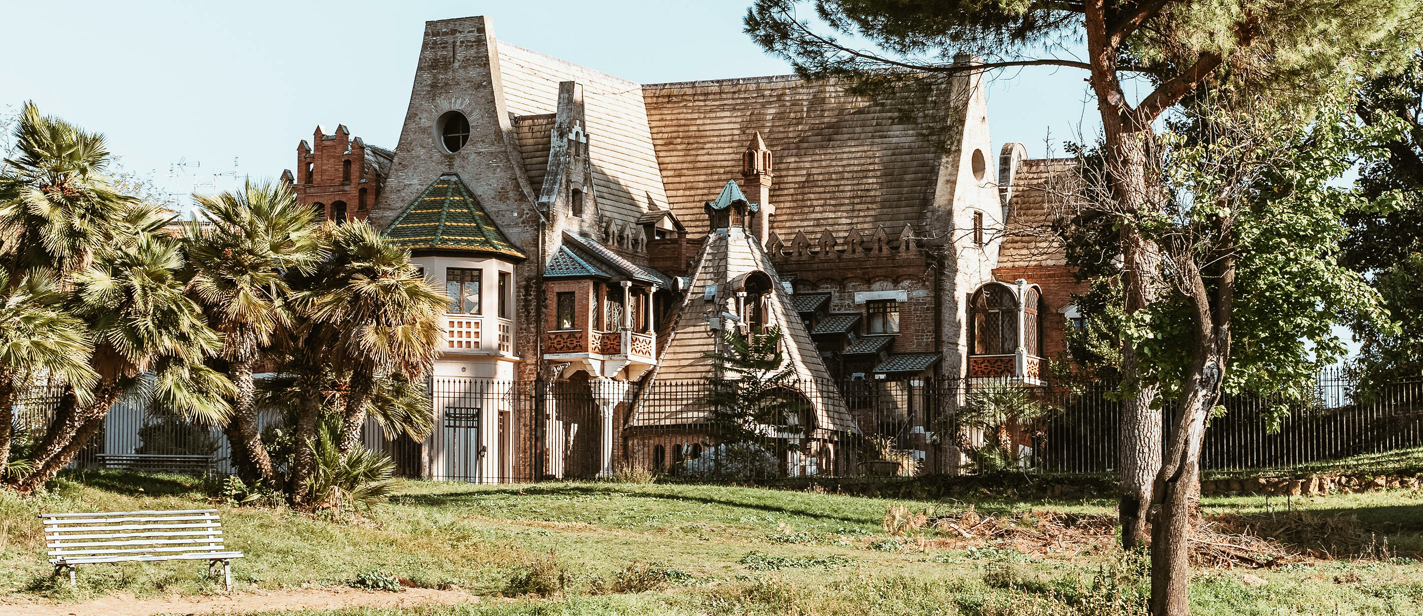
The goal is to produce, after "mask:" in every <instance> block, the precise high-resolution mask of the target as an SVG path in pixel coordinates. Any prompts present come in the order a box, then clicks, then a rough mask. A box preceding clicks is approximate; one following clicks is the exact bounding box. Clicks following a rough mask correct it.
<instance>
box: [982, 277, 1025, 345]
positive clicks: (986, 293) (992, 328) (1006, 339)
mask: <svg viewBox="0 0 1425 616" xmlns="http://www.w3.org/2000/svg"><path fill="white" fill-rule="evenodd" d="M970 312H971V321H970V322H971V326H970V353H971V354H973V355H1013V354H1014V350H1015V348H1016V347H1018V346H1019V340H1018V336H1016V334H1017V333H1018V331H1017V330H1018V329H1019V314H1018V312H1019V302H1018V301H1016V300H1015V299H1014V292H1013V291H1010V290H1009V288H1008V287H1005V286H1004V285H1002V284H999V283H990V284H987V285H985V286H983V287H980V290H979V291H975V295H974V296H973V297H972V298H971V299H970Z"/></svg>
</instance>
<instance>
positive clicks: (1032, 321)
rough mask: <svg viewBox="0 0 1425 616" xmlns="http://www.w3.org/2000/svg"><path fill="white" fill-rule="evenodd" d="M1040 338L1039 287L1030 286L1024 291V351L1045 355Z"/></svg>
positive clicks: (1036, 355)
mask: <svg viewBox="0 0 1425 616" xmlns="http://www.w3.org/2000/svg"><path fill="white" fill-rule="evenodd" d="M1039 338H1040V336H1039V289H1038V288H1036V287H1029V288H1028V289H1026V290H1025V291H1024V352H1025V353H1028V354H1030V355H1033V356H1035V357H1043V356H1044V355H1043V353H1042V352H1041V351H1040V348H1039Z"/></svg>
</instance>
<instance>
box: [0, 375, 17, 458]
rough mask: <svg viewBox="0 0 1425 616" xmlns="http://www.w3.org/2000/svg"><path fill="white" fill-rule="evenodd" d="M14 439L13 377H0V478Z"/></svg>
mask: <svg viewBox="0 0 1425 616" xmlns="http://www.w3.org/2000/svg"><path fill="white" fill-rule="evenodd" d="M14 439H15V379H14V376H13V375H9V374H6V375H4V376H3V377H0V480H2V479H4V478H5V476H6V474H7V471H8V470H9V467H10V445H11V443H13V442H14Z"/></svg>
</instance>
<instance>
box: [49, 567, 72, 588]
mask: <svg viewBox="0 0 1425 616" xmlns="http://www.w3.org/2000/svg"><path fill="white" fill-rule="evenodd" d="M61 571H65V572H68V573H69V585H70V586H74V585H75V582H74V565H55V567H54V574H55V575H59V573H60V572H61Z"/></svg>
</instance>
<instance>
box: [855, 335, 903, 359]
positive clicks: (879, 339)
mask: <svg viewBox="0 0 1425 616" xmlns="http://www.w3.org/2000/svg"><path fill="white" fill-rule="evenodd" d="M895 340H896V337H895V336H866V337H864V338H861V339H859V340H857V341H856V342H853V343H851V344H849V345H847V347H846V348H845V349H843V350H842V351H841V354H842V355H874V354H876V353H880V352H881V351H884V350H886V349H889V348H891V343H892V342H895Z"/></svg>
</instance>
